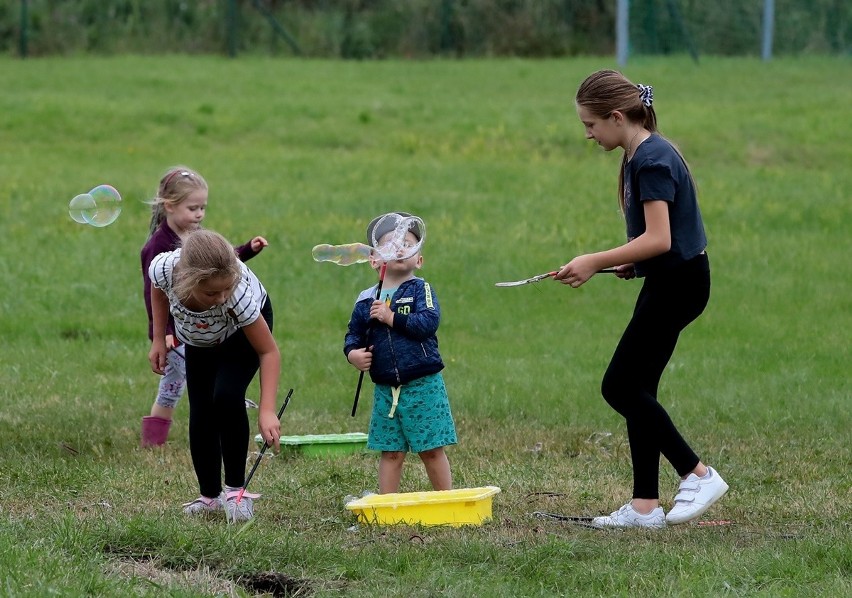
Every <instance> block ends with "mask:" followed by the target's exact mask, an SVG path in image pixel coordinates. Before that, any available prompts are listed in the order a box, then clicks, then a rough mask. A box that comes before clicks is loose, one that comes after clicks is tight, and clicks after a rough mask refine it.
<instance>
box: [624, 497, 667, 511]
mask: <svg viewBox="0 0 852 598" xmlns="http://www.w3.org/2000/svg"><path fill="white" fill-rule="evenodd" d="M630 504H632V505H633V510H634V511H636V512H637V513H641V514H642V515H647V514H648V513H650V512H651V511H653V510H654V509H656V508H657V507H659V506H660V501H659V499H657V498H634V499H633V500H632V501H630Z"/></svg>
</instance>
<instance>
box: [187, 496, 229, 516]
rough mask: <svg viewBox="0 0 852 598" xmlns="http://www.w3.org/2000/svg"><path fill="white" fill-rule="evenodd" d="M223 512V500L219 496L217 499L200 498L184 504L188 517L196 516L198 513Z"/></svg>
mask: <svg viewBox="0 0 852 598" xmlns="http://www.w3.org/2000/svg"><path fill="white" fill-rule="evenodd" d="M221 510H222V500H221V499H220V498H219V497H218V496H217V497H216V498H207V497H206V496H199V497H198V498H196V499H195V500H194V501H192V502H187V503H184V504H183V512H184V513H186V514H187V515H196V514H198V513H202V514H204V513H215V512H216V511H221Z"/></svg>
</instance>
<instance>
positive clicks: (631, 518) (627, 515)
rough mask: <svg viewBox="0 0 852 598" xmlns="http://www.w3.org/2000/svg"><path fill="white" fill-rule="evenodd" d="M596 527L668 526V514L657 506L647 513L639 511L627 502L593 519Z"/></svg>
mask: <svg viewBox="0 0 852 598" xmlns="http://www.w3.org/2000/svg"><path fill="white" fill-rule="evenodd" d="M592 525H593V526H594V527H601V528H603V527H666V514H665V512H663V508H662V507H657V508H656V509H654V510H653V511H651V512H650V513H648V514H647V515H643V514H642V513H639V512H638V511H636V510H635V509H634V508H633V505H632V504H630V503H627V504H626V505H624V506H623V507H621V508H620V509H618V510H617V511H614V512H612V513H610V514H609V515H604V516H603V517H595V518H594V519H592Z"/></svg>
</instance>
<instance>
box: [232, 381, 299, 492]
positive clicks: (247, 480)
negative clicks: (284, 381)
mask: <svg viewBox="0 0 852 598" xmlns="http://www.w3.org/2000/svg"><path fill="white" fill-rule="evenodd" d="M291 396H293V389H292V388H291V389H290V392H288V393H287V396H286V397H284V404H283V405H281V409H279V410H278V419H281V416H282V415H284V410H285V409H286V408H287V405H289V404H290V397H291ZM268 447H269V445H268V444H267V443H266V442H265V441H264V443H263V446H262V447H261V448H260V453H259V454H258V455H257V459H255V460H254V465H252V466H251V471H249V474H248V477H247V478H246V481H245V483H244V484H243V487H242V488H240V493H239V494H238V495H237V504H240V501H241V500H242V499H243V494H244V493H245V491H246V488H248V485H249V482H250V481H251V478H252V476H253V475H254V472H255V470H256V469H257V466H258V465H259V464H260V460H261V459H263V453H265V452H266V449H267V448H268Z"/></svg>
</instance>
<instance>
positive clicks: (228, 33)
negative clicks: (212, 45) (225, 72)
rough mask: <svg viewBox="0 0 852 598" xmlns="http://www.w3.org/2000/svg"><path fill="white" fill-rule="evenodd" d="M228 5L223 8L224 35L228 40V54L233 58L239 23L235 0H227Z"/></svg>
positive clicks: (235, 53)
mask: <svg viewBox="0 0 852 598" xmlns="http://www.w3.org/2000/svg"><path fill="white" fill-rule="evenodd" d="M227 1H228V5H227V9H226V10H225V37H226V38H227V40H228V42H227V43H228V56H230V57H231V58H234V57H235V56H236V55H237V32H238V30H239V24H238V22H237V20H238V18H239V16H238V13H237V0H227Z"/></svg>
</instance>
